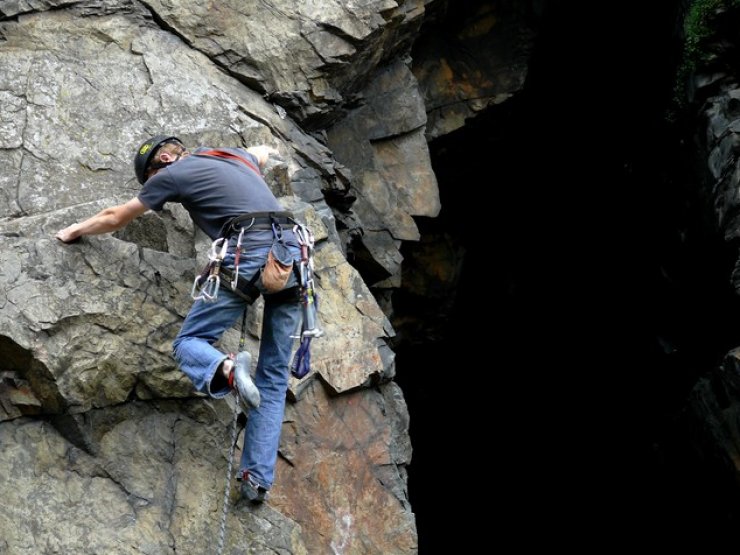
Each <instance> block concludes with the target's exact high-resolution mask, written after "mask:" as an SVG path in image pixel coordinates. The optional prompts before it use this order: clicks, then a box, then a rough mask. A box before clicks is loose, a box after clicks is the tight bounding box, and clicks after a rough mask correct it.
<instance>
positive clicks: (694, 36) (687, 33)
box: [671, 0, 740, 119]
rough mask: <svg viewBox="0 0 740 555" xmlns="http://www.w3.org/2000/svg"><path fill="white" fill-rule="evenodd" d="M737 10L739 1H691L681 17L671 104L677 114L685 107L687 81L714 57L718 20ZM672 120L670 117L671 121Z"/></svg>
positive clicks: (715, 53) (739, 6)
mask: <svg viewBox="0 0 740 555" xmlns="http://www.w3.org/2000/svg"><path fill="white" fill-rule="evenodd" d="M738 8H740V0H691V1H690V3H689V5H688V8H687V11H686V16H685V18H684V25H683V29H684V44H683V56H682V60H681V63H680V64H679V67H678V70H677V73H676V83H675V87H674V104H675V106H676V110H677V111H682V109H683V108H685V107H686V106H685V105H686V90H685V86H686V81H687V79H688V78H689V76H690V75H691V74H692V73H693V72H694V71H696V70H697V68H699V67H701V66H705V65H708V64H710V63H712V62H713V61H714V60H715V59H716V56H717V52H716V42H715V40H714V39H715V33H716V31H717V26H718V21H719V19H720V18H722V17H723V16H725V15H726V14H727V12H728V11H731V10H736V9H738ZM671 119H672V118H671Z"/></svg>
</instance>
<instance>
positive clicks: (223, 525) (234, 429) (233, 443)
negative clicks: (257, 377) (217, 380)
mask: <svg viewBox="0 0 740 555" xmlns="http://www.w3.org/2000/svg"><path fill="white" fill-rule="evenodd" d="M234 394H235V395H236V403H235V404H234V425H233V426H232V428H231V447H230V448H229V464H228V468H227V470H226V489H225V490H224V508H223V511H222V513H221V527H220V529H221V533H220V535H219V538H218V551H217V553H218V555H221V554H222V553H223V549H224V539H225V538H226V515H227V514H228V512H229V493H230V492H231V469H232V466H233V462H234V449H235V448H236V438H237V435H238V433H239V428H238V420H239V393H238V392H237V391H234Z"/></svg>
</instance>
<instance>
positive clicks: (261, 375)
mask: <svg viewBox="0 0 740 555" xmlns="http://www.w3.org/2000/svg"><path fill="white" fill-rule="evenodd" d="M275 152H276V151H275V149H273V148H271V147H269V146H266V145H260V146H255V147H249V148H246V149H242V148H219V149H213V148H206V147H199V148H196V149H194V150H193V151H192V152H189V151H188V149H187V148H186V147H185V146H184V145H183V144H182V142H181V141H180V140H179V139H178V138H176V137H172V136H166V135H160V136H156V137H152V138H151V139H149V140H147V141H145V142H144V143H143V144H142V145H141V146H140V147H139V148H138V149H137V151H136V154H135V157H134V170H135V173H136V177H137V179H138V181H139V183H141V184H142V189H141V191H140V192H139V194H138V195H137V196H136V197H135V198H133V199H131V200H129V201H128V202H126V203H124V204H121V205H118V206H114V207H111V208H106V209H104V210H102V211H101V212H99V213H98V214H96V215H94V216H92V217H90V218H89V219H87V220H84V221H82V222H79V223H75V224H72V225H70V226H69V227H66V228H64V229H62V230H60V231H59V232H57V234H56V238H57V239H59V240H60V241H62V242H64V243H69V242H72V241H74V240H76V239H77V238H79V237H81V236H83V235H95V234H100V233H108V232H111V231H115V230H117V229H120V228H122V227H124V226H125V225H127V224H128V223H129V222H131V221H132V220H133V219H135V218H137V217H138V216H140V215H142V214H144V213H145V212H146V211H147V210H154V211H160V210H162V208H163V207H164V204H165V203H167V202H179V203H181V204H182V205H183V206H184V207H185V209H186V210H187V211H188V213H189V214H190V217H191V218H192V220H193V222H194V223H195V224H196V225H197V226H198V227H199V228H200V229H202V230H203V231H204V232H205V233H206V234H207V235H208V236H209V237H210V238H211V239H212V240H214V241H215V242H214V246H215V245H216V244H217V241H218V240H219V238H223V241H222V242H221V243H219V244H220V245H223V246H224V248H223V249H219V250H220V253H221V254H222V255H223V258H222V259H219V269H220V270H221V271H222V272H224V274H225V275H226V276H228V278H226V277H225V278H224V280H223V281H224V282H225V283H231V282H232V280H233V282H234V283H237V279H238V281H239V283H240V286H239V287H238V288H237V289H236V290H232V288H231V287H229V286H222V287H220V289H217V290H216V291H215V293H216V294H215V295H212V294H208V295H205V296H204V295H198V296H197V297H198V298H197V300H196V301H195V302H194V303H193V306H192V307H191V309H190V312H189V313H188V315H187V317H186V318H185V321H184V322H183V324H182V328H181V329H180V332H179V333H178V335H177V337H176V338H175V340H174V342H173V356H174V358H175V360H176V361H177V363H178V364H179V366H180V368H181V370H182V371H183V372H184V373H185V374H186V375H187V376H188V377H189V378H190V380H191V381H192V382H193V384H194V386H195V388H196V389H197V390H198V391H200V392H203V393H206V394H208V395H210V396H211V397H213V398H216V399H220V398H223V397H225V396H226V395H227V394H228V393H230V392H231V391H233V390H234V388H235V387H236V390H237V392H238V393H239V395H240V401H241V402H242V403H244V397H245V396H247V395H248V394H249V392H248V391H246V392H245V388H246V387H247V384H249V385H252V383H251V378H250V377H249V373H248V369H247V370H244V369H241V370H240V366H239V365H237V366H235V364H234V361H233V359H232V358H231V356H227V355H225V354H224V353H222V352H221V351H219V350H218V349H216V348H215V347H214V343H215V342H216V341H217V340H218V339H219V338H220V337H221V336H222V335H223V333H224V332H225V331H226V330H227V329H229V328H230V327H232V326H233V325H234V323H235V322H236V320H237V319H238V318H239V316H240V315H246V314H245V310H246V309H247V307H248V305H249V304H250V302H251V301H252V300H254V299H256V298H257V297H258V296H259V294H263V295H264V298H265V308H264V316H263V323H262V337H261V341H260V349H259V359H258V363H257V367H256V372H255V376H254V384H253V385H256V386H257V390H258V400H257V402H256V403H255V402H254V399H252V402H251V403H250V405H249V407H248V409H246V410H248V413H249V417H248V419H247V424H246V428H245V431H244V449H243V451H242V457H241V464H240V470H239V478H240V479H241V495H242V497H243V498H245V499H247V500H249V501H250V502H252V503H261V502H262V501H264V500H265V498H266V496H267V492H268V491H269V489H270V487H271V486H272V484H273V480H274V471H275V464H276V461H277V451H278V445H279V441H280V431H281V426H282V420H283V414H284V409H285V395H286V391H287V388H288V378H289V359H290V354H291V350H292V346H293V337H292V335H293V334H294V333H295V331H296V328H297V327H298V324H299V321H300V315H301V310H300V304H299V299H298V296H297V295H296V294H294V293H295V291H296V289H297V287H296V284H297V278H296V275H295V273H294V272H292V271H290V272H286V273H285V277H287V282H285V283H284V285H283V289H282V291H279V292H272V291H274V289H268V288H267V287H266V286H265V283H264V281H267V280H266V279H263V271H264V268H263V267H264V266H265V263H266V261H267V259H268V253H270V251H272V252H273V253H274V252H275V245H276V244H278V243H279V245H280V246H281V248H282V250H283V262H288V263H290V260H285V255H287V256H288V258H290V259H292V260H293V261H298V260H300V258H301V248H300V245H299V243H298V241H297V239H296V237H295V234H294V233H293V223H295V222H294V221H293V219H292V217H291V216H290V214H288V213H287V212H284V210H283V207H282V206H281V205H280V203H279V202H278V200H277V199H276V198H275V196H274V195H273V194H272V192H271V191H270V189H269V187H268V186H267V184H266V183H265V181H264V180H263V178H262V176H261V169H262V168H263V167H264V165H265V163H266V162H267V160H268V158H269V156H270V154H273V153H275ZM212 250H214V249H212ZM288 274H289V275H288ZM222 275H223V274H222ZM244 284H246V285H245V286H244V287H242V285H244ZM245 290H246V291H247V293H248V294H247V295H245V294H244V291H245ZM210 293H214V291H213V290H211V291H210ZM255 405H258V406H255Z"/></svg>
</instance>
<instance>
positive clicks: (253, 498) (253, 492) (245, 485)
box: [236, 470, 267, 505]
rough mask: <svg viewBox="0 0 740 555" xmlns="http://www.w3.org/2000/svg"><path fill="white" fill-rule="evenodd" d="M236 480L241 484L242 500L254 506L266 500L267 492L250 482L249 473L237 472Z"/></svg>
mask: <svg viewBox="0 0 740 555" xmlns="http://www.w3.org/2000/svg"><path fill="white" fill-rule="evenodd" d="M236 479H237V480H239V481H240V482H241V483H242V485H241V488H240V491H241V495H242V499H246V500H247V501H249V502H250V503H254V504H255V505H256V504H259V503H262V502H263V501H264V500H265V499H267V490H266V489H265V488H263V487H262V486H260V485H259V484H258V483H257V482H255V481H254V480H252V477H251V476H250V475H249V471H247V470H242V471H241V472H239V474H238V475H237V477H236Z"/></svg>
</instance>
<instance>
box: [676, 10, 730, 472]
mask: <svg viewBox="0 0 740 555" xmlns="http://www.w3.org/2000/svg"><path fill="white" fill-rule="evenodd" d="M702 17H703V19H702V20H701V21H700V23H701V25H703V26H704V27H703V30H704V31H705V32H704V33H703V34H702V35H700V36H698V37H697V36H693V37H690V38H693V39H694V40H695V41H696V43H695V48H696V49H697V50H698V51H699V52H701V53H703V54H704V55H703V56H701V57H699V58H698V59H696V60H693V61H694V64H693V65H692V67H691V69H692V71H691V72H688V73H687V76H688V78H687V83H686V84H687V85H688V86H687V91H688V94H687V98H688V101H689V102H688V105H689V106H690V107H694V108H697V111H696V116H697V117H696V118H695V119H694V120H692V121H695V122H696V125H697V127H696V145H697V146H698V148H697V159H698V167H700V168H702V170H703V173H701V172H700V179H701V185H702V188H701V191H700V192H701V196H702V198H703V199H705V200H706V205H707V207H708V212H709V213H710V214H711V215H713V221H712V224H713V225H714V226H716V229H719V230H720V231H721V232H722V234H723V235H724V237H725V239H726V240H727V241H728V242H733V243H737V240H738V239H739V238H740V217H739V216H740V196H738V191H739V190H740V171H739V169H740V87H738V73H737V64H736V52H737V37H736V36H734V35H733V34H731V33H729V34H728V32H727V31H726V30H727V29H730V28H732V27H733V26H736V25H737V24H738V23H739V22H740V9H738V7H737V6H736V5H734V4H733V3H726V2H718V3H717V6H715V9H713V10H711V11H709V12H707V13H705V14H703V16H702ZM693 31H694V32H696V30H695V29H694V30H693ZM691 32H692V29H690V28H688V25H687V33H691ZM728 277H730V278H731V280H732V283H733V285H734V287H735V291H736V293H739V294H740V259H739V260H738V261H736V263H735V268H734V271H733V272H732V276H728ZM739 376H740V349H738V348H734V349H732V350H731V351H730V352H728V353H727V354H726V356H725V358H724V360H723V361H722V363H721V364H720V365H719V366H718V367H717V368H714V369H711V371H708V372H707V374H706V375H705V377H702V378H701V379H700V380H699V381H698V383H697V384H696V386H695V387H694V389H693V391H692V395H691V398H690V400H689V408H690V410H689V411H688V413H689V415H690V417H691V430H692V431H693V432H694V434H693V436H692V439H693V441H694V442H695V446H696V448H697V450H698V452H701V453H702V455H703V456H704V457H706V459H707V460H709V461H711V464H713V465H714V468H717V469H719V470H720V471H721V472H720V473H721V474H722V475H723V476H726V477H727V480H726V483H727V484H734V485H735V486H736V485H737V477H738V476H739V475H740V457H739V456H738V454H739V453H740V436H738V434H737V429H738V428H737V426H738V414H739V412H738V411H739V410H740V380H739V379H738V377H739Z"/></svg>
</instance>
